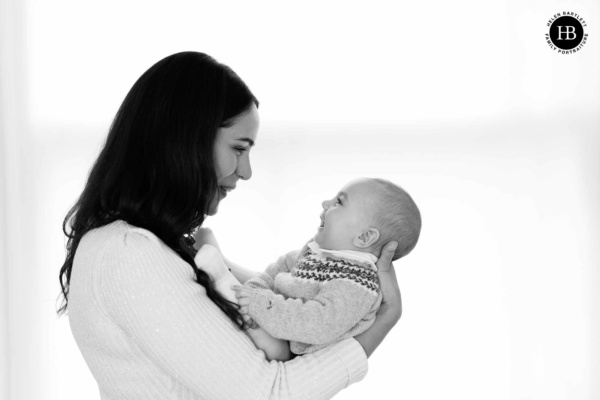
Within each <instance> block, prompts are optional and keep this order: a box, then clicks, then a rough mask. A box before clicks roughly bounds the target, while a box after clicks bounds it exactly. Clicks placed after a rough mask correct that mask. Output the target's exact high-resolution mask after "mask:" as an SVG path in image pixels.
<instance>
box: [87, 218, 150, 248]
mask: <svg viewBox="0 0 600 400" xmlns="http://www.w3.org/2000/svg"><path fill="white" fill-rule="evenodd" d="M82 242H86V243H87V244H96V245H99V246H101V247H111V246H114V247H119V246H121V245H122V246H125V247H130V245H131V244H134V243H138V244H142V243H145V242H147V244H148V245H158V246H160V245H161V244H162V242H161V240H160V239H159V238H158V237H157V236H156V235H155V234H154V233H152V232H151V231H149V230H147V229H144V228H139V227H137V226H134V225H130V224H128V223H127V222H125V221H123V220H117V221H114V222H111V223H110V224H107V225H104V226H101V227H99V228H95V229H92V230H91V231H89V232H87V233H86V234H85V235H84V236H83V238H82Z"/></svg>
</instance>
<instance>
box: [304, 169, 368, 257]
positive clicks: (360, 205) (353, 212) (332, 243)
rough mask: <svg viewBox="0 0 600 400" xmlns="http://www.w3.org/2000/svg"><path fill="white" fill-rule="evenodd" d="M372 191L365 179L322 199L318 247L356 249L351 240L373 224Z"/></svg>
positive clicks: (317, 238)
mask: <svg viewBox="0 0 600 400" xmlns="http://www.w3.org/2000/svg"><path fill="white" fill-rule="evenodd" d="M374 190H376V189H375V188H374V187H373V185H372V183H371V182H369V181H368V180H365V179H361V180H356V181H352V182H350V183H349V184H347V185H346V186H344V187H343V188H342V190H341V191H340V192H339V193H338V194H337V195H336V196H335V197H334V198H332V199H330V200H325V201H324V202H323V204H322V205H323V212H322V213H321V226H320V227H319V230H318V231H317V234H316V235H315V241H316V242H317V243H318V244H319V247H321V248H322V249H327V250H356V248H355V247H354V245H353V244H352V241H353V239H354V238H355V237H356V236H357V235H360V234H361V233H362V232H364V231H366V230H367V229H368V228H369V227H370V226H372V225H371V222H372V217H371V214H372V213H371V211H372V205H373V201H372V199H373V197H374V195H375V194H374Z"/></svg>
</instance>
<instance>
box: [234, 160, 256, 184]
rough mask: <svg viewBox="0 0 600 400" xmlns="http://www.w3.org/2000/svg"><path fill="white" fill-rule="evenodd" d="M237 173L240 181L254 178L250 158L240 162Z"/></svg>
mask: <svg viewBox="0 0 600 400" xmlns="http://www.w3.org/2000/svg"><path fill="white" fill-rule="evenodd" d="M236 173H237V175H238V176H239V177H240V179H243V180H245V181H247V180H248V179H250V178H252V166H251V165H250V158H248V157H246V158H245V160H240V162H239V164H238V167H237V170H236Z"/></svg>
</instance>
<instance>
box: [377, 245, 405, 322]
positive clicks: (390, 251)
mask: <svg viewBox="0 0 600 400" xmlns="http://www.w3.org/2000/svg"><path fill="white" fill-rule="evenodd" d="M396 247H398V243H396V242H389V243H388V244H386V245H385V246H384V247H383V250H382V251H381V257H379V260H378V261H377V274H378V275H379V288H380V289H381V293H382V295H383V300H382V301H381V307H380V309H379V311H380V312H378V313H377V317H383V316H385V318H389V319H390V321H392V322H393V323H395V322H397V321H398V320H399V319H400V317H401V315H402V297H401V295H400V287H399V286H398V280H397V278H396V271H395V269H394V266H393V264H392V258H393V257H394V251H396Z"/></svg>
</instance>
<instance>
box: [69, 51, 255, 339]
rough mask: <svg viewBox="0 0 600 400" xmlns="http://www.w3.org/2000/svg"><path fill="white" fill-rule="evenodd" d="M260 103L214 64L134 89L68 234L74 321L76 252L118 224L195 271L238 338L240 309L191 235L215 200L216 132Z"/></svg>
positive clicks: (173, 72)
mask: <svg viewBox="0 0 600 400" xmlns="http://www.w3.org/2000/svg"><path fill="white" fill-rule="evenodd" d="M252 104H255V105H256V106H258V101H257V100H256V98H255V97H254V95H253V94H252V93H251V92H250V90H249V89H248V87H247V86H246V85H245V84H244V82H243V81H242V80H241V79H240V78H239V77H238V76H237V75H236V74H235V73H234V72H233V71H232V70H231V69H230V68H229V67H227V66H225V65H223V64H220V63H218V62H217V61H215V60H214V59H213V58H211V57H210V56H208V55H206V54H202V53H196V52H184V53H177V54H173V55H171V56H169V57H166V58H164V59H162V60H161V61H159V62H158V63H156V64H155V65H153V66H152V67H151V68H150V69H149V70H148V71H146V72H145V73H144V74H143V75H142V76H141V77H140V78H139V79H138V80H137V82H136V83H135V84H134V85H133V87H132V88H131V90H130V91H129V93H128V94H127V96H126V97H125V100H124V101H123V104H122V105H121V107H120V108H119V111H118V112H117V115H116V116H115V119H114V121H113V123H112V125H111V127H110V130H109V133H108V137H107V139H106V144H105V145H104V148H103V149H102V151H101V152H100V155H99V156H98V159H97V160H96V162H95V164H94V166H93V168H92V170H91V172H90V176H89V178H88V181H87V184H86V186H85V188H84V190H83V193H82V194H81V196H80V197H79V200H78V201H77V203H76V204H75V205H74V206H73V208H71V210H70V211H69V212H68V213H67V215H66V217H65V220H64V222H63V231H64V233H65V235H66V236H67V237H68V241H67V255H66V259H65V262H64V264H63V266H62V268H61V269H60V275H59V280H60V285H61V288H62V295H63V302H62V304H61V306H60V308H59V309H58V314H59V315H61V314H64V313H65V312H66V311H67V305H68V297H69V283H70V280H71V271H72V269H73V260H74V257H75V252H76V251H77V247H78V246H79V243H80V241H81V238H82V237H83V235H85V234H86V233H87V232H89V231H90V230H92V229H95V228H98V227H101V226H104V225H107V224H109V223H111V222H113V221H116V220H123V221H126V222H127V223H129V224H131V225H134V226H137V227H140V228H145V229H147V230H149V231H151V232H152V233H154V234H155V235H156V236H158V237H159V238H160V239H161V240H162V241H163V242H164V243H165V244H166V245H167V246H169V247H170V248H171V249H173V250H174V251H175V252H177V254H179V256H180V257H181V258H182V259H183V260H185V261H186V262H187V263H188V264H190V266H191V267H192V268H193V269H194V272H195V274H196V281H197V282H198V283H199V284H200V285H202V286H203V287H204V288H205V289H206V294H207V295H208V297H209V298H210V299H211V300H212V301H213V302H214V303H215V304H217V306H219V308H220V309H221V310H223V312H225V314H227V315H228V316H229V318H230V319H231V320H232V321H233V322H234V323H236V324H237V325H238V326H239V327H240V328H244V327H245V325H244V322H243V319H242V316H241V314H240V313H239V311H238V310H239V307H238V306H237V304H234V303H231V302H229V301H227V300H226V299H225V298H224V297H223V296H221V295H220V294H219V293H218V292H217V291H216V290H215V288H214V284H213V283H212V281H211V280H210V278H209V277H208V275H207V274H206V273H205V272H204V271H202V270H200V269H198V268H197V267H196V265H195V264H194V255H195V251H194V249H193V247H192V246H191V244H190V243H189V241H188V240H186V237H188V236H187V235H189V233H190V232H192V231H193V230H194V229H195V228H197V227H199V226H200V225H202V222H203V221H204V216H205V214H207V213H208V211H209V206H210V203H211V200H212V199H213V197H214V195H215V193H216V191H217V189H218V188H217V177H216V172H215V167H214V165H215V163H214V159H213V147H214V143H215V138H216V135H217V130H218V129H219V128H220V127H223V126H227V125H228V124H230V123H231V122H232V120H233V119H235V118H236V117H237V116H239V115H241V114H243V113H244V112H245V111H247V110H248V109H249V108H250V107H251V105H252Z"/></svg>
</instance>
